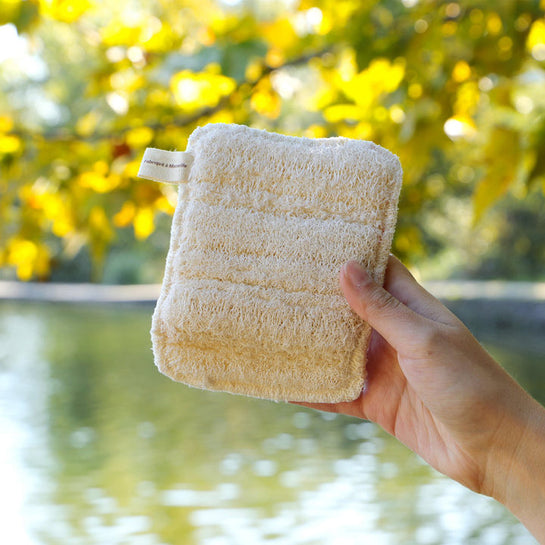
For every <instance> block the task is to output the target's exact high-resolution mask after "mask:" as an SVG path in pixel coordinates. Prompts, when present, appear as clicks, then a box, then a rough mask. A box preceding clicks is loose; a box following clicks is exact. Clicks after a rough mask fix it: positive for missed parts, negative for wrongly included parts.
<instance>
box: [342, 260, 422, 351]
mask: <svg viewBox="0 0 545 545" xmlns="http://www.w3.org/2000/svg"><path fill="white" fill-rule="evenodd" d="M392 265H393V268H392V269H391V270H390V271H389V276H390V278H389V287H391V288H393V291H394V293H399V294H402V296H403V298H404V299H405V301H407V303H414V302H415V301H418V300H419V298H421V297H423V294H421V293H419V292H418V290H417V288H416V287H415V286H414V285H413V284H416V285H418V284H417V283H416V280H414V278H413V277H412V276H411V275H410V273H409V272H408V271H407V270H406V269H405V267H403V266H401V267H399V266H398V264H397V263H396V262H395V261H393V262H392ZM399 265H401V264H399ZM405 271H406V272H405ZM411 279H412V280H411ZM340 283H341V288H342V290H343V292H344V295H345V297H346V300H347V301H348V303H349V304H350V306H351V307H352V309H353V310H354V311H355V312H356V313H357V314H358V315H359V316H360V317H361V318H363V319H364V320H365V321H366V322H367V323H369V324H370V325H371V327H372V328H373V329H375V330H376V331H378V333H380V335H382V337H384V338H385V339H386V341H387V342H388V343H389V344H390V345H391V346H392V347H393V348H394V349H395V350H397V351H398V352H401V351H403V352H405V351H406V350H407V348H410V347H411V346H414V344H415V340H416V339H418V338H422V336H423V334H424V333H425V332H426V331H427V330H429V329H430V325H431V324H430V322H429V320H428V319H427V318H425V317H424V316H423V315H421V314H419V313H418V312H416V311H414V310H412V309H411V308H409V306H407V305H406V304H404V303H403V302H402V301H400V299H398V298H396V297H395V296H394V295H392V294H391V293H389V292H388V291H386V290H385V289H384V288H382V287H381V286H379V285H378V284H377V283H376V282H374V281H373V279H372V278H371V277H370V276H369V274H367V272H366V271H365V269H363V267H362V266H361V265H359V264H358V263H356V262H355V261H349V262H348V263H346V264H345V265H344V266H343V267H342V269H341V274H340ZM430 297H431V296H430Z"/></svg>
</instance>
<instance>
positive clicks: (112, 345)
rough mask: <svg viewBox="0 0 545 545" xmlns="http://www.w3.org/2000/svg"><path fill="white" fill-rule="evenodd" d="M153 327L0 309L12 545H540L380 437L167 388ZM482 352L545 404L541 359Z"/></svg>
mask: <svg viewBox="0 0 545 545" xmlns="http://www.w3.org/2000/svg"><path fill="white" fill-rule="evenodd" d="M150 313H151V308H149V307H113V306H103V307H99V306H97V307H92V306H84V307H76V306H70V305H66V306H61V305H44V304H42V305H22V304H6V303H4V304H2V305H1V306H0V479H1V482H2V483H3V486H2V487H1V489H0V509H1V511H2V512H3V514H4V516H5V521H3V526H4V532H6V534H5V536H6V537H7V536H9V540H7V541H6V543H8V542H9V543H13V544H25V545H26V544H40V545H41V544H55V545H57V544H65V543H69V544H70V545H72V544H101V545H102V544H108V545H109V544H131V545H159V544H164V545H166V544H169V545H178V544H184V545H186V544H189V545H191V544H206V545H231V544H233V545H234V544H237V545H239V544H251V545H256V544H261V543H267V544H282V545H284V544H286V545H291V544H293V545H295V544H297V545H299V544H305V545H307V544H308V545H314V544H327V545H340V544H342V545H345V544H348V545H349V544H352V543H354V544H355V543H366V544H371V545H382V544H399V543H417V544H441V545H444V544H462V543H463V544H472V543H475V544H477V543H478V544H483V543H484V544H488V543H490V544H494V545H498V544H509V545H511V544H534V543H535V541H534V540H532V538H531V537H530V536H529V535H528V533H527V532H526V531H525V530H524V529H523V528H522V527H521V526H520V525H519V524H518V523H517V521H516V520H515V519H514V518H513V517H512V516H511V515H510V514H509V513H507V511H505V510H504V509H503V508H502V507H501V506H499V505H497V504H495V503H494V502H492V501H491V500H488V499H486V498H483V497H480V496H478V495H476V494H473V493H471V492H468V491H466V490H465V489H463V488H462V487H461V486H459V485H457V484H455V483H452V482H451V481H449V480H448V479H446V478H444V477H442V476H440V475H438V474H437V473H436V472H434V471H433V470H431V469H430V468H429V467H428V466H426V465H425V464H424V463H423V462H422V461H421V460H420V459H419V458H418V457H416V456H415V455H413V454H412V453H410V452H409V451H408V450H406V449H405V448H404V447H403V446H401V445H400V444H398V443H397V442H396V441H395V440H393V439H391V438H390V437H389V436H387V435H386V434H384V433H383V432H381V431H380V430H379V429H378V428H377V427H376V426H374V425H373V424H370V423H368V422H362V421H358V420H355V419H351V418H347V417H340V416H337V417H336V416H334V415H327V414H321V413H317V412H312V411H307V410H303V409H301V408H299V407H296V406H291V405H286V404H276V403H271V402H267V401H260V400H254V399H248V398H243V397H236V396H231V395H226V394H214V393H209V392H202V391H198V390H193V389H190V388H187V387H185V386H182V385H179V384H176V383H174V382H172V381H170V380H169V379H167V378H165V377H163V376H162V375H160V374H159V373H158V372H157V371H156V370H155V367H154V366H153V360H152V354H151V351H150V342H149V334H148V329H149V321H150ZM488 346H489V348H490V350H491V351H492V352H493V353H494V355H495V356H496V357H498V358H499V359H500V360H501V361H502V362H503V363H504V364H505V365H506V366H507V367H509V369H510V370H511V372H513V374H515V375H516V376H517V378H518V379H519V380H520V381H521V382H522V383H523V384H524V385H525V386H526V387H527V388H529V389H530V390H531V391H532V392H533V394H534V395H535V396H536V397H538V398H539V397H540V398H541V399H540V400H541V401H542V402H543V401H544V400H545V398H544V397H543V395H544V392H545V369H544V367H543V366H542V365H541V362H540V358H539V356H538V354H539V352H538V351H535V352H531V351H526V352H525V351H523V350H521V349H516V348H514V349H509V350H508V349H506V348H502V347H501V346H500V345H499V344H497V343H496V344H495V343H489V344H488ZM2 542H3V541H2Z"/></svg>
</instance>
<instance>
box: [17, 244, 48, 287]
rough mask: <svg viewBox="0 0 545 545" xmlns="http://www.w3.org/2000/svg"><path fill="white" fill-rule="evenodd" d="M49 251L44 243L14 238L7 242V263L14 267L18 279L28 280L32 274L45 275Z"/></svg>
mask: <svg viewBox="0 0 545 545" xmlns="http://www.w3.org/2000/svg"><path fill="white" fill-rule="evenodd" d="M50 259H51V256H50V252H49V249H48V248H47V246H45V245H44V244H40V245H38V244H36V243H35V242H33V241H31V240H26V239H21V238H14V239H12V240H11V241H10V242H9V243H8V247H7V264H8V265H12V266H15V267H16V270H17V277H18V278H19V279H20V280H24V281H27V280H30V279H31V278H32V277H33V276H34V275H37V276H39V277H45V276H47V275H48V274H49V268H50Z"/></svg>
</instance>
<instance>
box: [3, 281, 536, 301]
mask: <svg viewBox="0 0 545 545" xmlns="http://www.w3.org/2000/svg"><path fill="white" fill-rule="evenodd" d="M423 285H424V287H425V288H426V289H428V290H429V291H430V292H431V293H433V295H435V296H436V297H438V298H439V299H442V300H445V301H457V300H463V301H471V300H493V301H521V302H524V301H528V302H532V303H539V302H545V282H510V281H499V280H471V281H456V280H441V281H428V282H423ZM160 290H161V286H160V285H159V284H140V285H105V284H70V283H66V284H60V283H40V282H16V281H0V300H12V301H18V300H19V301H49V302H74V303H85V302H89V303H154V302H155V301H156V300H157V298H158V296H159V292H160Z"/></svg>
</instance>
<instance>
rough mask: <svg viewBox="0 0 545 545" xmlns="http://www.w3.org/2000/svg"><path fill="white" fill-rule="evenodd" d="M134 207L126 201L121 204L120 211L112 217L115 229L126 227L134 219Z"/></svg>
mask: <svg viewBox="0 0 545 545" xmlns="http://www.w3.org/2000/svg"><path fill="white" fill-rule="evenodd" d="M135 212H136V207H135V206H134V203H132V202H130V201H127V202H125V203H123V206H122V207H121V210H120V211H119V212H118V213H117V214H116V215H115V216H114V218H113V220H114V225H115V226H116V227H127V225H130V224H131V222H132V221H133V219H134V215H135Z"/></svg>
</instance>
